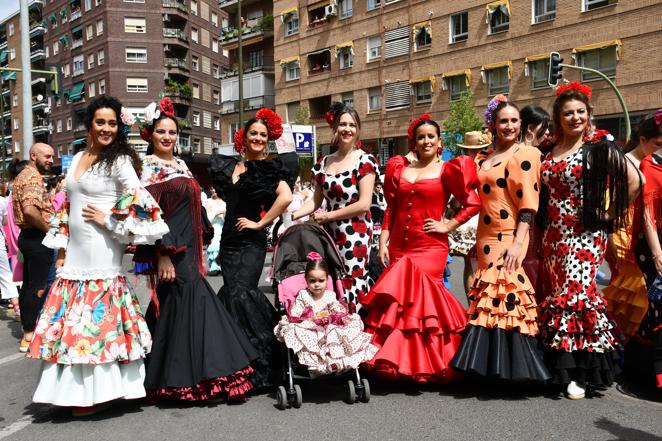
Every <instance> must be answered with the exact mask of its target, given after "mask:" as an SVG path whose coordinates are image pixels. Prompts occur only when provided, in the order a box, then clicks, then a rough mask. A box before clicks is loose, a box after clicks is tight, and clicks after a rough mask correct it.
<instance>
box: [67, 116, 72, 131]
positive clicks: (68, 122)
mask: <svg viewBox="0 0 662 441" xmlns="http://www.w3.org/2000/svg"><path fill="white" fill-rule="evenodd" d="M72 128H73V121H72V120H71V117H69V118H67V130H71V129H72Z"/></svg>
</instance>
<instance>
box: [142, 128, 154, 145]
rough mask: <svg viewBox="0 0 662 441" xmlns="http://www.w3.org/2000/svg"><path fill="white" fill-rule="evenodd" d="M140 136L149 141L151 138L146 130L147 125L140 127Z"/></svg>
mask: <svg viewBox="0 0 662 441" xmlns="http://www.w3.org/2000/svg"><path fill="white" fill-rule="evenodd" d="M140 137H141V138H142V139H143V140H144V141H146V142H150V141H151V140H152V139H151V137H150V136H149V131H148V130H147V127H143V128H142V129H140Z"/></svg>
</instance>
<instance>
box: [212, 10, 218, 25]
mask: <svg viewBox="0 0 662 441" xmlns="http://www.w3.org/2000/svg"><path fill="white" fill-rule="evenodd" d="M211 24H213V25H214V26H218V14H217V13H215V12H212V13H211Z"/></svg>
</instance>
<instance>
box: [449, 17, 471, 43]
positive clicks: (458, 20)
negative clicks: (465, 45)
mask: <svg viewBox="0 0 662 441" xmlns="http://www.w3.org/2000/svg"><path fill="white" fill-rule="evenodd" d="M450 35H451V39H450V42H451V43H457V42H458V41H465V40H466V39H468V38H469V13H468V12H461V13H459V14H455V15H451V21H450Z"/></svg>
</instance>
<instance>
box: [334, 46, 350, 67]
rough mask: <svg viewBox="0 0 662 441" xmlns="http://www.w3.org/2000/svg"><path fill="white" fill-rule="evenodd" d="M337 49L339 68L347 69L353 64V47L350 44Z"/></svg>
mask: <svg viewBox="0 0 662 441" xmlns="http://www.w3.org/2000/svg"><path fill="white" fill-rule="evenodd" d="M337 51H338V60H340V68H341V69H349V68H350V67H352V66H353V65H354V48H353V47H352V46H348V47H342V48H339V49H338V50H337Z"/></svg>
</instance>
